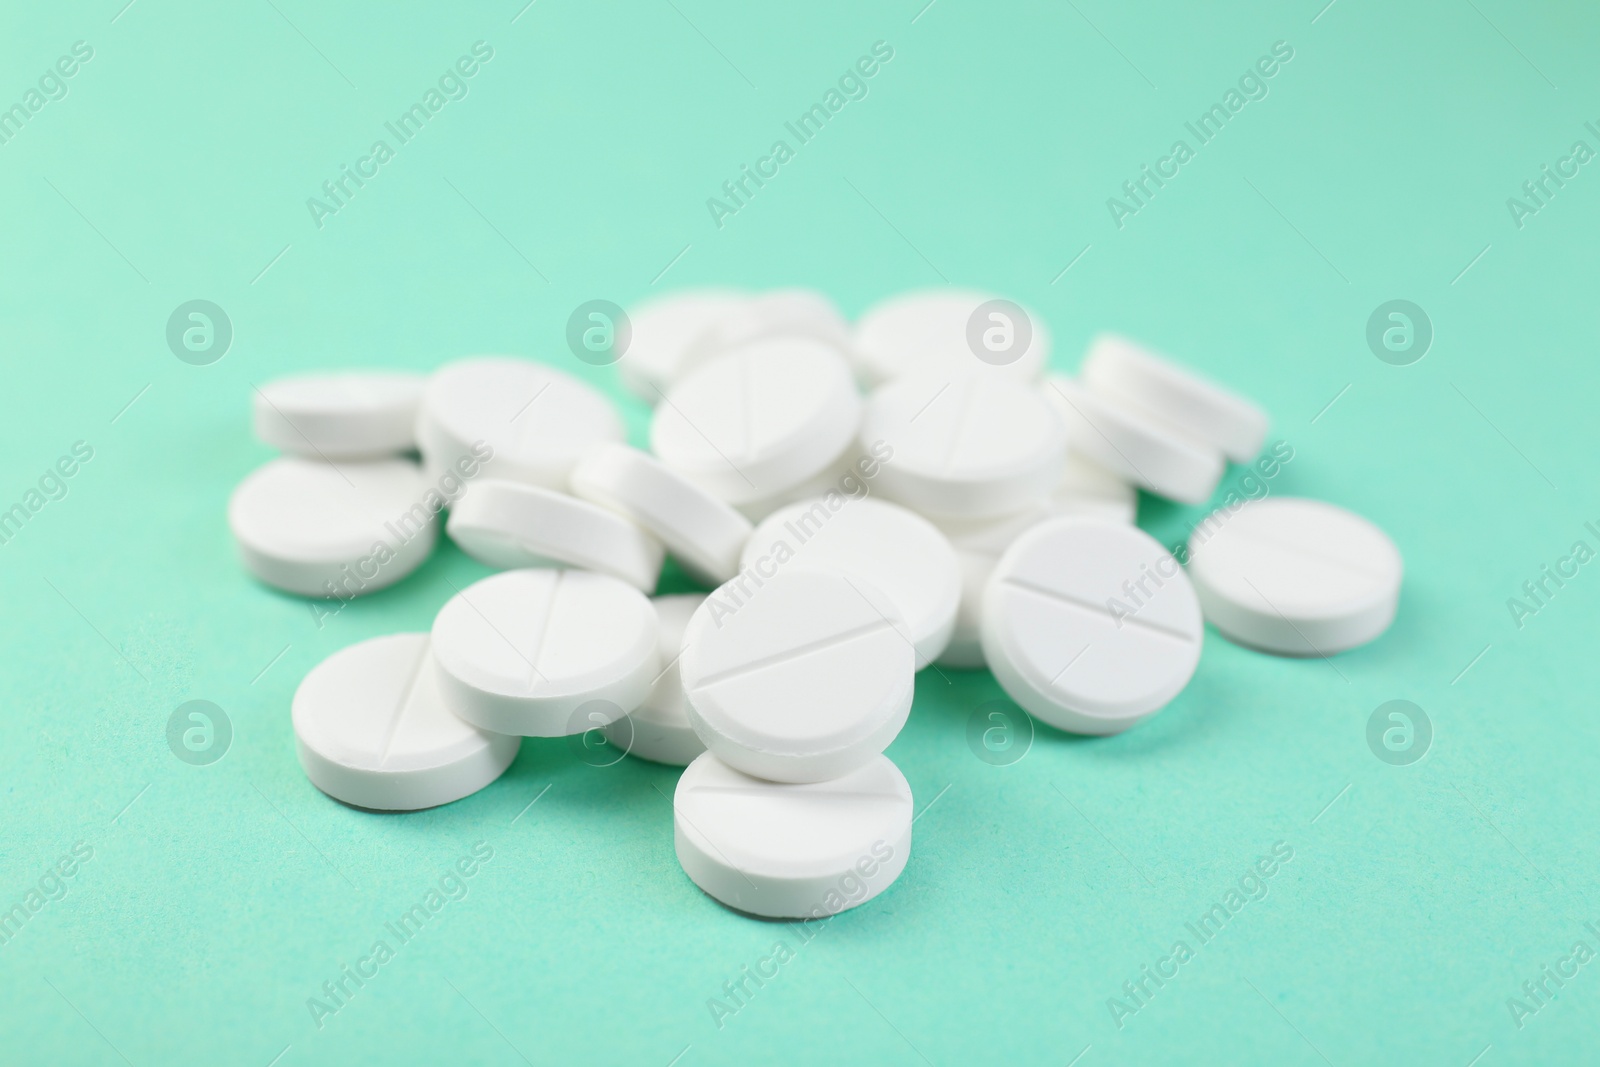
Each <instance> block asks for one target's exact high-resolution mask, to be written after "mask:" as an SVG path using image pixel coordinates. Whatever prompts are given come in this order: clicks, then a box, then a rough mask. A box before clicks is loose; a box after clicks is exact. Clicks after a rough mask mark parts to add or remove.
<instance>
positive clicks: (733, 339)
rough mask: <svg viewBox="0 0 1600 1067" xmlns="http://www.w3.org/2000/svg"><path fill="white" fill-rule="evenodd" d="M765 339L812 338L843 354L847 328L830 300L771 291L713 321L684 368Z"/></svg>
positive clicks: (692, 347) (693, 345) (812, 293)
mask: <svg viewBox="0 0 1600 1067" xmlns="http://www.w3.org/2000/svg"><path fill="white" fill-rule="evenodd" d="M766 337H811V338H815V339H816V340H818V341H822V342H824V343H825V344H827V345H829V346H830V347H832V348H835V349H838V350H839V351H841V352H842V351H844V350H845V348H846V346H847V345H849V343H850V328H849V327H848V326H847V325H846V324H845V321H844V318H843V316H841V315H840V314H839V309H838V308H837V307H835V306H834V303H833V301H832V300H830V299H828V298H827V297H826V296H824V295H823V294H821V293H818V292H815V291H813V290H810V289H774V290H770V291H768V292H765V293H759V294H757V295H756V296H752V297H750V298H748V299H746V300H745V301H744V302H743V303H742V304H740V305H738V306H737V307H735V308H734V309H732V310H731V311H730V312H728V313H727V314H724V315H720V316H717V317H716V318H714V319H712V320H711V321H710V322H709V323H708V324H707V325H706V327H705V329H704V330H702V331H701V332H700V334H699V336H697V337H696V338H695V339H694V340H693V341H692V342H691V343H690V345H689V352H688V354H687V355H686V356H685V357H684V362H683V366H684V368H685V369H689V368H692V367H694V366H696V365H698V364H699V363H701V362H703V361H704V360H706V359H707V358H709V357H711V356H715V355H719V354H720V353H723V352H726V351H728V350H730V349H734V348H740V347H742V346H744V345H747V344H750V343H751V342H753V341H759V340H761V339H763V338H766Z"/></svg>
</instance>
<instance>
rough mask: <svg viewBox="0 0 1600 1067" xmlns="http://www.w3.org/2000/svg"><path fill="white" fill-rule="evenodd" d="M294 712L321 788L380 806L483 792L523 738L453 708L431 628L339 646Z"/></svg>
mask: <svg viewBox="0 0 1600 1067" xmlns="http://www.w3.org/2000/svg"><path fill="white" fill-rule="evenodd" d="M291 717H292V718H293V720H294V738H295V748H296V749H297V750H298V752H299V754H300V766H301V767H303V768H304V769H305V772H306V777H307V778H310V779H311V784H312V785H314V786H316V787H317V788H318V789H320V790H322V791H323V792H324V793H326V794H328V795H329V796H330V797H333V798H334V799H335V800H342V801H344V802H345V803H346V804H354V805H355V806H356V807H360V808H373V809H375V810H378V811H416V810H418V809H419V808H431V807H433V806H434V805H436V804H448V803H450V801H452V800H460V799H461V798H462V797H464V796H468V795H469V794H472V793H476V792H477V791H478V790H480V789H482V788H483V787H484V786H486V785H488V784H489V783H490V782H492V781H494V780H495V779H496V778H498V777H500V775H501V773H502V772H503V771H504V770H505V769H506V768H507V767H509V766H511V761H512V760H514V759H516V758H517V748H518V747H519V746H520V745H521V744H522V739H521V738H520V737H508V736H506V735H505V734H495V733H490V732H489V731H487V730H480V729H478V728H477V727H476V726H470V725H468V724H467V723H465V722H462V721H461V720H460V719H458V718H457V717H456V716H454V715H452V714H451V713H450V712H449V710H447V709H446V708H445V706H444V701H443V700H442V699H441V697H440V695H439V686H438V680H437V678H436V676H435V672H434V665H433V656H432V655H431V654H430V653H429V651H428V635H427V634H389V635H388V636H385V637H373V638H369V639H368V640H366V641H362V642H361V643H359V644H355V645H351V646H350V647H349V648H345V649H341V650H340V651H338V652H335V653H334V654H333V655H331V656H329V657H328V658H327V659H325V660H323V661H322V662H321V663H319V664H317V665H316V666H315V667H313V668H312V669H311V672H310V673H309V674H307V675H306V676H305V680H304V681H302V682H301V683H300V687H299V688H298V689H296V690H295V691H294V702H293V705H292V711H291Z"/></svg>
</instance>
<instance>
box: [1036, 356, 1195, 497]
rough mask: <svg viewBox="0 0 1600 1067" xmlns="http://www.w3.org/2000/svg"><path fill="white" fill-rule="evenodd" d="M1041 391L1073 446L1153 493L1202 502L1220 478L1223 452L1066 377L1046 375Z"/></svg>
mask: <svg viewBox="0 0 1600 1067" xmlns="http://www.w3.org/2000/svg"><path fill="white" fill-rule="evenodd" d="M1041 392H1042V393H1043V395H1044V396H1045V397H1047V398H1048V399H1049V400H1050V401H1051V402H1052V403H1054V404H1055V406H1056V410H1057V411H1059V412H1060V413H1061V417H1062V419H1063V420H1065V421H1066V424H1067V437H1068V439H1069V440H1070V441H1071V442H1072V448H1073V450H1074V451H1076V452H1081V453H1082V454H1083V455H1084V456H1086V457H1087V458H1089V459H1090V460H1093V461H1094V462H1095V463H1098V464H1100V465H1101V466H1102V467H1105V468H1106V469H1107V470H1110V471H1111V472H1112V473H1114V474H1117V475H1119V476H1121V477H1123V478H1126V479H1128V480H1129V481H1131V482H1133V483H1135V484H1137V485H1141V486H1143V487H1144V488H1146V489H1148V490H1150V491H1151V492H1152V493H1156V494H1159V495H1161V496H1164V497H1168V498H1170V499H1172V500H1177V501H1181V502H1182V503H1185V504H1201V503H1204V502H1205V501H1206V500H1207V499H1208V498H1209V497H1210V496H1211V494H1212V493H1213V492H1215V491H1216V488H1217V483H1218V482H1219V481H1221V480H1222V472H1223V469H1224V467H1225V466H1226V464H1225V462H1224V460H1223V458H1222V452H1221V451H1220V450H1219V449H1217V448H1215V447H1214V446H1211V445H1206V444H1202V443H1200V442H1199V441H1196V440H1193V439H1191V438H1189V437H1186V436H1184V435H1183V434H1181V433H1179V432H1178V431H1176V430H1173V429H1172V428H1171V427H1169V426H1167V425H1166V424H1164V423H1162V422H1160V421H1159V420H1157V419H1154V418H1152V417H1151V416H1149V415H1146V414H1144V413H1142V412H1140V411H1139V410H1138V409H1136V408H1132V407H1128V406H1126V405H1123V404H1120V403H1118V402H1116V401H1114V400H1108V399H1106V398H1105V397H1103V396H1100V395H1098V394H1096V393H1091V392H1089V391H1088V390H1087V389H1084V388H1083V387H1082V386H1081V385H1079V384H1078V383H1077V382H1074V381H1073V380H1072V379H1070V378H1062V377H1059V376H1057V375H1050V376H1049V377H1047V378H1045V380H1044V384H1043V385H1042V386H1041Z"/></svg>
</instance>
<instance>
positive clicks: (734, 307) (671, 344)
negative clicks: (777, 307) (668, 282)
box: [617, 289, 749, 404]
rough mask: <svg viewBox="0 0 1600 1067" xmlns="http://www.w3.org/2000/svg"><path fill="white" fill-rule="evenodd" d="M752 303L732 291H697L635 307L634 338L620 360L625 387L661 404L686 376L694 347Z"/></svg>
mask: <svg viewBox="0 0 1600 1067" xmlns="http://www.w3.org/2000/svg"><path fill="white" fill-rule="evenodd" d="M748 299H749V298H748V297H747V296H745V295H744V294H743V293H737V292H734V291H732V290H727V289H693V290H688V291H685V292H678V293H673V294H671V295H669V296H664V297H660V298H658V299H656V300H650V301H646V302H645V303H642V304H639V305H637V306H635V307H632V308H629V309H628V322H629V325H630V327H631V330H632V337H631V338H630V339H629V341H628V348H627V350H626V351H625V352H623V354H622V357H621V358H620V359H619V360H618V361H617V371H618V372H619V373H620V374H621V376H622V384H623V386H624V388H626V389H627V390H628V391H629V392H631V393H633V394H634V395H635V396H637V397H639V398H640V399H641V400H644V401H645V402H647V403H650V404H656V403H659V402H660V400H661V397H662V395H663V394H664V393H666V391H667V390H668V389H670V388H672V383H673V382H675V381H677V380H678V378H679V377H681V376H682V374H683V371H684V369H685V368H684V356H685V355H686V354H687V353H688V351H689V346H690V343H691V342H693V341H694V340H695V339H696V338H697V337H699V336H700V335H701V334H702V333H704V332H705V331H706V329H707V328H708V327H709V326H711V324H712V323H714V322H717V321H719V320H721V319H724V318H726V317H728V316H730V315H735V314H738V312H739V310H740V309H741V308H742V307H743V306H744V305H745V302H746V301H747V300H748Z"/></svg>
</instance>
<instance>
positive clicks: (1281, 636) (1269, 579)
mask: <svg viewBox="0 0 1600 1067" xmlns="http://www.w3.org/2000/svg"><path fill="white" fill-rule="evenodd" d="M1403 569H1404V568H1403V565H1402V563H1401V560H1400V550H1399V549H1398V548H1396V547H1395V544H1394V542H1393V541H1391V540H1390V539H1389V536H1388V535H1387V534H1385V533H1384V532H1383V531H1382V530H1380V529H1378V528H1377V527H1376V526H1374V525H1373V524H1372V523H1370V522H1368V521H1367V520H1366V519H1364V518H1362V517H1361V516H1359V515H1356V514H1354V513H1353V512H1349V511H1346V510H1345V509H1343V508H1338V507H1334V506H1333V505H1332V504H1324V503H1322V502H1321V501H1317V500H1302V499H1297V498H1294V497H1270V498H1268V499H1266V500H1259V501H1254V502H1251V503H1247V504H1244V505H1242V506H1241V507H1239V508H1237V509H1236V510H1235V511H1233V512H1232V513H1230V512H1229V511H1228V509H1226V508H1223V509H1220V510H1218V511H1214V512H1212V513H1211V514H1210V515H1209V516H1207V517H1206V518H1205V519H1203V520H1202V521H1201V522H1200V524H1199V525H1197V526H1196V527H1195V529H1194V534H1193V536H1192V537H1190V539H1189V576H1190V577H1191V578H1193V579H1194V586H1195V589H1196V591H1198V593H1199V594H1200V605H1201V607H1202V608H1203V609H1204V610H1205V616H1206V618H1207V619H1208V620H1210V622H1211V624H1212V625H1213V626H1215V627H1216V628H1217V629H1218V630H1220V631H1222V633H1223V634H1225V635H1226V636H1228V637H1230V638H1232V639H1233V640H1235V641H1238V642H1239V643H1240V644H1243V645H1250V646H1252V647H1254V648H1259V649H1263V650H1265V651H1267V652H1278V653H1282V654H1284V655H1290V656H1318V655H1322V656H1327V655H1332V654H1333V653H1335V652H1343V651H1344V650H1345V649H1350V648H1355V647H1356V646H1357V645H1364V644H1366V643H1367V642H1368V641H1371V640H1372V639H1373V638H1375V637H1377V636H1378V635H1379V634H1381V633H1383V632H1384V631H1385V630H1387V629H1388V628H1389V623H1391V622H1392V621H1394V615H1395V610H1396V608H1398V607H1399V603H1400V578H1401V573H1402V571H1403Z"/></svg>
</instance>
